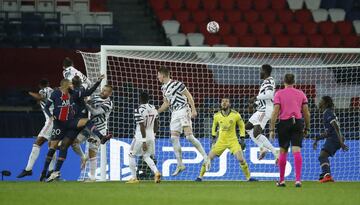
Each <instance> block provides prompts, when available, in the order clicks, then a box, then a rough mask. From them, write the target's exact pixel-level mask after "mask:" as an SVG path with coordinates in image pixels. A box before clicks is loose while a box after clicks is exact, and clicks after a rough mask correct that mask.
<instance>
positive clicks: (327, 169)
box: [319, 156, 330, 174]
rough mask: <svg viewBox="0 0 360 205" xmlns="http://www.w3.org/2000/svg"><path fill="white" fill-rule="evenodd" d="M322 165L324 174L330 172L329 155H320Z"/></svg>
mask: <svg viewBox="0 0 360 205" xmlns="http://www.w3.org/2000/svg"><path fill="white" fill-rule="evenodd" d="M319 161H320V166H321V170H322V173H323V174H327V173H329V174H330V162H329V158H328V157H321V156H320V157H319Z"/></svg>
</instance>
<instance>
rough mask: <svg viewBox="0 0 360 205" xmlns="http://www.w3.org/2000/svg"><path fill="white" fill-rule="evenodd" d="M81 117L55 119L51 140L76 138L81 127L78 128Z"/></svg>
mask: <svg viewBox="0 0 360 205" xmlns="http://www.w3.org/2000/svg"><path fill="white" fill-rule="evenodd" d="M78 122H79V119H72V120H67V121H59V120H54V127H53V130H52V133H51V140H62V139H64V138H65V137H67V138H70V139H75V138H76V136H77V135H78V134H79V132H80V131H81V129H79V128H77V124H78Z"/></svg>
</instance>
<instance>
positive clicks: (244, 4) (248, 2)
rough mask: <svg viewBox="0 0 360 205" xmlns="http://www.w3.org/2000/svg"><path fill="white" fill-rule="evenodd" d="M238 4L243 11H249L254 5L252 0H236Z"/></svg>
mask: <svg viewBox="0 0 360 205" xmlns="http://www.w3.org/2000/svg"><path fill="white" fill-rule="evenodd" d="M236 5H237V7H238V9H239V10H241V11H249V10H251V7H252V0H236Z"/></svg>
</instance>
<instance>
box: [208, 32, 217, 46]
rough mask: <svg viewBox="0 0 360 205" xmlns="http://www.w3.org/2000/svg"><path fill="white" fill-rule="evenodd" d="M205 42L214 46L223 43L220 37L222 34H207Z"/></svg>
mask: <svg viewBox="0 0 360 205" xmlns="http://www.w3.org/2000/svg"><path fill="white" fill-rule="evenodd" d="M205 43H206V44H208V45H210V46H213V45H215V44H220V43H221V38H220V36H218V35H214V34H211V35H206V36H205Z"/></svg>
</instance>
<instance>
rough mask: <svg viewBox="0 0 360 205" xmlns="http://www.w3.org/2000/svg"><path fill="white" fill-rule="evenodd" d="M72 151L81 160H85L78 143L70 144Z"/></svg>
mask: <svg viewBox="0 0 360 205" xmlns="http://www.w3.org/2000/svg"><path fill="white" fill-rule="evenodd" d="M71 147H72V149H73V150H74V152H75V153H76V154H77V155H79V157H81V159H85V158H86V155H85V154H84V152H83V150H82V149H81V146H80V143H74V144H72V146H71Z"/></svg>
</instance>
